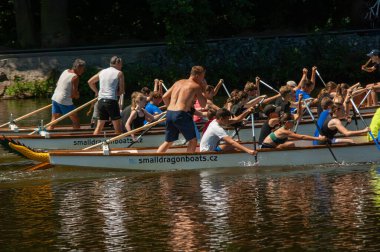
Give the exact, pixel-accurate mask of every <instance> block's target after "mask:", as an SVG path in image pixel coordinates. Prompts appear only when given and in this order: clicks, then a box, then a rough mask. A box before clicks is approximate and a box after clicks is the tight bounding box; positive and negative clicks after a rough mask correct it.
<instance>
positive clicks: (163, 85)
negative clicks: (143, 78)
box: [161, 82, 168, 92]
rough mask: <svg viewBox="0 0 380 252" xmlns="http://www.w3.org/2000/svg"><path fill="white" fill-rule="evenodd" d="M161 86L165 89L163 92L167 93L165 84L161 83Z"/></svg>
mask: <svg viewBox="0 0 380 252" xmlns="http://www.w3.org/2000/svg"><path fill="white" fill-rule="evenodd" d="M161 85H162V87H163V88H164V89H165V92H168V88H167V87H166V86H165V84H164V83H163V82H162V83H161Z"/></svg>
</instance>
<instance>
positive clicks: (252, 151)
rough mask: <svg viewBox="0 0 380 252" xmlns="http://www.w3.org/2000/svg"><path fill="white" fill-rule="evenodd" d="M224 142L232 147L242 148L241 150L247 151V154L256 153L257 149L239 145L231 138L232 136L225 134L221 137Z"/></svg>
mask: <svg viewBox="0 0 380 252" xmlns="http://www.w3.org/2000/svg"><path fill="white" fill-rule="evenodd" d="M222 139H223V140H224V141H225V142H226V143H229V144H230V145H232V146H233V147H235V148H236V149H239V150H242V151H245V152H247V153H248V154H251V155H255V154H256V153H257V151H255V150H252V149H249V148H247V147H245V146H244V145H241V144H240V143H238V142H236V141H235V140H233V139H232V137H230V136H225V137H223V138H222Z"/></svg>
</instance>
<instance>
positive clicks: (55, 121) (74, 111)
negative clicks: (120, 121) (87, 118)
mask: <svg viewBox="0 0 380 252" xmlns="http://www.w3.org/2000/svg"><path fill="white" fill-rule="evenodd" d="M97 100H98V97H96V98H94V99H92V100H91V101H89V102H86V103H85V104H83V105H81V106H79V107H78V108H76V109H74V110H72V111H70V112H69V113H67V114H65V115H63V116H61V117H59V118H57V119H55V120H54V121H51V122H49V123H48V124H45V125H44V128H46V127H49V126H51V125H54V124H57V123H58V122H60V121H62V120H63V119H65V118H67V117H69V116H71V115H72V114H74V113H76V112H77V111H79V110H81V109H83V108H84V107H86V106H88V105H90V104H91V103H93V102H96V101H97ZM37 131H38V130H35V131H33V132H31V133H29V134H28V135H33V134H34V133H36V132H37Z"/></svg>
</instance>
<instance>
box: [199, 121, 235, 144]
mask: <svg viewBox="0 0 380 252" xmlns="http://www.w3.org/2000/svg"><path fill="white" fill-rule="evenodd" d="M226 136H228V134H227V132H226V131H225V130H224V129H223V128H222V127H221V126H220V125H219V123H218V122H217V121H216V119H214V120H213V121H212V122H211V123H210V124H209V125H208V127H207V130H206V132H205V133H204V134H203V136H202V139H201V144H200V149H201V151H214V150H215V148H216V147H217V146H218V143H219V141H220V139H222V138H223V137H226Z"/></svg>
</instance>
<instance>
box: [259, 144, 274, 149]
mask: <svg viewBox="0 0 380 252" xmlns="http://www.w3.org/2000/svg"><path fill="white" fill-rule="evenodd" d="M260 148H261V149H274V148H276V146H273V145H270V144H267V143H262V144H261V147H260Z"/></svg>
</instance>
